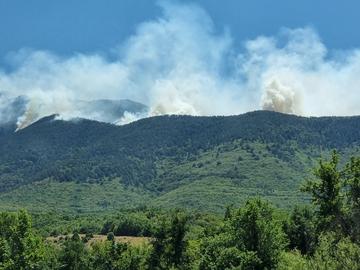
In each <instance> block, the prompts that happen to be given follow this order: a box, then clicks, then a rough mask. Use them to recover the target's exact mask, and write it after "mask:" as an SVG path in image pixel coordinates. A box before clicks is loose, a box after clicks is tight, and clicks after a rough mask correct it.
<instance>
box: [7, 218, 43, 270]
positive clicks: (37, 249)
mask: <svg viewBox="0 0 360 270" xmlns="http://www.w3.org/2000/svg"><path fill="white" fill-rule="evenodd" d="M0 229H1V230H0V266H1V267H2V268H1V269H8V270H15V269H16V270H27V269H44V268H45V264H46V261H45V259H46V258H45V247H44V243H43V240H42V239H41V238H40V237H39V236H37V235H36V234H34V232H33V230H32V224H31V218H30V216H29V214H28V213H27V212H26V211H20V212H19V213H17V214H10V213H1V214H0Z"/></svg>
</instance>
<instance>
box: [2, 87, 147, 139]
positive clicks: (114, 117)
mask: <svg viewBox="0 0 360 270" xmlns="http://www.w3.org/2000/svg"><path fill="white" fill-rule="evenodd" d="M29 102H30V101H29V99H28V98H27V97H25V96H18V97H15V98H11V97H8V96H6V95H4V94H2V93H1V92H0V136H3V135H4V134H7V133H12V132H13V131H15V130H16V128H17V122H18V120H19V119H20V118H21V117H22V116H23V115H24V114H25V112H26V110H27V106H28V104H29ZM74 103H75V105H76V112H74V113H77V114H79V115H80V116H82V117H83V118H87V119H93V120H96V121H100V122H107V123H115V122H117V121H119V119H121V118H122V117H123V116H124V115H125V113H126V112H128V113H132V114H142V113H144V112H146V111H147V110H148V108H147V106H146V105H144V104H141V103H139V102H135V101H132V100H128V99H122V100H110V99H98V100H90V101H84V100H78V101H75V102H74ZM40 105H41V104H40ZM54 113H58V112H54Z"/></svg>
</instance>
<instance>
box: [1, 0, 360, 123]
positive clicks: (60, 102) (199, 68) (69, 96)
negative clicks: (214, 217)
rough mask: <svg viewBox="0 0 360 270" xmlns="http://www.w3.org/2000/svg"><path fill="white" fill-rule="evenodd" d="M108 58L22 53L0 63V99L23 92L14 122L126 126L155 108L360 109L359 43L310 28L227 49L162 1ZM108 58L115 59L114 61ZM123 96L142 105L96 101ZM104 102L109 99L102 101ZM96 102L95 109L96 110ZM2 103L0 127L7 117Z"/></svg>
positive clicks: (227, 38)
mask: <svg viewBox="0 0 360 270" xmlns="http://www.w3.org/2000/svg"><path fill="white" fill-rule="evenodd" d="M160 6H161V8H162V10H163V14H162V16H161V17H159V18H157V19H154V20H152V21H148V22H144V23H143V24H141V25H139V26H138V27H137V30H136V32H135V33H134V35H133V36H131V37H130V38H129V39H128V40H127V41H125V42H124V43H123V44H120V46H119V47H118V48H116V49H113V48H112V49H111V48H110V49H111V54H112V55H111V57H110V58H111V59H112V60H109V59H108V57H106V56H101V55H97V54H93V55H83V54H77V55H73V56H72V57H68V58H62V57H59V56H56V55H54V54H52V53H51V52H45V51H29V50H21V51H20V52H17V53H13V54H12V56H11V57H10V59H11V64H12V65H13V67H14V68H13V70H12V71H11V72H6V71H1V70H0V92H1V91H3V92H6V93H7V96H10V97H11V98H8V97H7V98H6V99H5V98H2V97H1V96H0V105H1V106H5V105H3V104H4V102H5V103H6V102H7V103H9V102H10V101H9V100H12V99H14V98H16V97H17V96H24V97H26V99H27V103H26V106H25V112H22V113H21V114H20V115H19V116H18V118H17V121H18V127H19V128H22V127H25V126H27V125H29V124H30V123H32V122H34V121H35V120H37V119H39V118H41V117H43V116H46V115H50V114H54V113H57V114H60V115H61V117H62V118H63V119H71V118H74V117H85V118H90V119H95V120H99V121H107V122H114V123H118V124H124V123H128V122H131V121H134V120H136V119H138V118H142V117H147V116H151V115H162V114H191V115H232V114H239V113H243V112H246V111H249V110H257V109H266V110H274V111H279V112H285V113H293V114H299V115H314V116H320V115H354V114H360V106H358V104H360V93H359V91H360V90H359V88H360V76H358V74H360V50H358V49H354V50H351V51H336V52H333V51H328V50H327V48H326V47H325V45H324V44H323V43H322V41H321V40H320V38H319V36H318V34H317V33H316V32H315V30H313V29H311V28H300V29H282V30H281V31H280V32H279V33H278V34H277V35H276V36H272V37H265V36H260V37H258V38H256V39H254V40H248V41H244V43H243V45H242V46H241V47H237V46H235V44H234V42H233V40H232V38H231V33H230V32H229V31H225V30H224V31H218V30H216V27H215V25H214V22H213V21H212V20H211V18H210V17H209V16H208V14H206V12H205V11H204V10H203V9H201V8H200V7H198V6H196V5H189V4H176V3H169V2H165V1H163V2H160ZM114 59H115V60H114ZM124 99H130V100H135V101H138V102H140V103H142V104H145V105H146V106H147V109H144V108H145V107H143V108H142V109H139V110H124V111H122V112H121V114H114V113H109V112H108V111H107V110H106V109H104V106H105V105H104V106H101V107H97V106H88V105H86V106H84V105H82V104H84V103H83V102H85V103H86V104H89V103H91V101H94V102H96V101H97V100H108V102H111V100H113V101H117V100H124ZM106 106H108V104H107V105H106ZM99 108H102V109H99ZM4 115H6V113H5V114H4V113H2V111H1V110H0V124H1V123H3V122H4V121H7V120H6V119H5V118H6V117H7V116H4Z"/></svg>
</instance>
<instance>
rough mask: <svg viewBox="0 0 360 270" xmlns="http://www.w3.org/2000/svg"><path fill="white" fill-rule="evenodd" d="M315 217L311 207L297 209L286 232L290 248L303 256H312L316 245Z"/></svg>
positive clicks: (292, 214) (293, 212)
mask: <svg viewBox="0 0 360 270" xmlns="http://www.w3.org/2000/svg"><path fill="white" fill-rule="evenodd" d="M315 229H316V228H315V217H314V213H313V211H312V209H311V208H310V207H295V208H294V210H293V211H292V213H291V215H290V218H289V221H288V222H287V223H286V224H285V232H286V234H287V238H288V239H289V248H290V249H297V250H299V251H300V252H301V253H302V254H311V253H312V252H313V251H314V248H315V245H316V230H315Z"/></svg>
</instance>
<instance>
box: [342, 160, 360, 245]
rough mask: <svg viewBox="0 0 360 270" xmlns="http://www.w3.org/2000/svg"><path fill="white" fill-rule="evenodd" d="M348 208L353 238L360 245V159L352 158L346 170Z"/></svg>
mask: <svg viewBox="0 0 360 270" xmlns="http://www.w3.org/2000/svg"><path fill="white" fill-rule="evenodd" d="M344 174H345V178H346V188H345V190H346V191H347V201H346V202H347V206H348V213H349V214H348V215H349V219H350V223H351V237H352V240H353V241H356V242H357V243H360V226H359V224H360V157H357V158H355V157H352V158H351V160H350V162H349V163H348V164H347V165H346V168H345V173H344Z"/></svg>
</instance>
